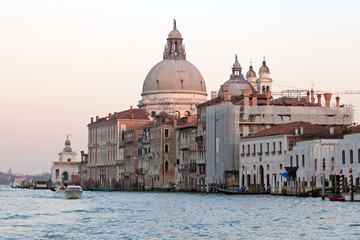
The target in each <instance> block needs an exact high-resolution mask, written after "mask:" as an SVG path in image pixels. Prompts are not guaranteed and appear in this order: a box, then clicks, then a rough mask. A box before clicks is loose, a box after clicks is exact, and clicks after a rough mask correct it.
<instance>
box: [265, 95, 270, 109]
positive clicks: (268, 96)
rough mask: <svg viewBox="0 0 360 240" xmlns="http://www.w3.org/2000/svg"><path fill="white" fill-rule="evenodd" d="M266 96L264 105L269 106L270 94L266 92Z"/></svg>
mask: <svg viewBox="0 0 360 240" xmlns="http://www.w3.org/2000/svg"><path fill="white" fill-rule="evenodd" d="M265 96H266V105H267V106H270V97H271V92H266V93H265Z"/></svg>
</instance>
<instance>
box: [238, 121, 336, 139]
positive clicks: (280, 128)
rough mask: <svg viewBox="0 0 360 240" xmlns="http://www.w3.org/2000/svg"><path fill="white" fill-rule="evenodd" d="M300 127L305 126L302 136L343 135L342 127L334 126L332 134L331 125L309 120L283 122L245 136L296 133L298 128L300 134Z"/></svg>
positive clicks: (325, 136)
mask: <svg viewBox="0 0 360 240" xmlns="http://www.w3.org/2000/svg"><path fill="white" fill-rule="evenodd" d="M300 127H302V128H303V134H301V136H312V135H316V136H317V137H323V138H327V137H332V138H338V137H340V136H341V135H342V128H340V127H334V134H333V135H330V130H329V127H320V126H317V125H314V124H312V123H309V122H302V121H300V122H291V123H286V124H281V125H277V126H274V127H272V128H269V129H266V130H263V131H260V132H257V133H254V134H252V135H250V136H246V137H243V138H254V137H264V136H274V135H285V134H288V135H295V130H296V129H298V134H299V135H300Z"/></svg>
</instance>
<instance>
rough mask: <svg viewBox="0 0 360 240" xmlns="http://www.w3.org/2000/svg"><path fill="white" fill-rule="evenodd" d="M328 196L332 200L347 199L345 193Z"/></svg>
mask: <svg viewBox="0 0 360 240" xmlns="http://www.w3.org/2000/svg"><path fill="white" fill-rule="evenodd" d="M328 198H329V199H330V201H345V198H344V195H343V194H338V193H332V194H329V196H328Z"/></svg>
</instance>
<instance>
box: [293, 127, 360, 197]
mask: <svg viewBox="0 0 360 240" xmlns="http://www.w3.org/2000/svg"><path fill="white" fill-rule="evenodd" d="M331 131H333V130H331ZM359 132H360V128H358V127H357V128H354V127H352V128H348V129H345V134H344V135H343V137H342V138H341V139H323V138H320V139H314V140H311V141H303V142H299V143H298V144H297V145H296V146H294V148H293V149H292V150H291V151H290V152H289V153H288V156H287V164H288V165H289V166H294V167H297V168H298V170H297V172H296V175H297V177H299V178H300V179H301V181H304V183H305V186H310V182H311V181H315V177H316V182H315V184H316V187H318V188H320V187H321V186H322V182H321V179H322V175H323V173H324V174H325V186H327V187H332V188H333V191H336V190H338V187H339V180H340V170H342V171H343V176H344V181H343V183H344V190H346V188H347V187H346V186H348V184H349V178H348V177H349V170H350V168H351V169H352V175H353V179H354V180H353V186H354V189H356V188H358V187H359V186H360V182H359V180H360V178H359V177H360V133H359ZM335 188H336V189H335Z"/></svg>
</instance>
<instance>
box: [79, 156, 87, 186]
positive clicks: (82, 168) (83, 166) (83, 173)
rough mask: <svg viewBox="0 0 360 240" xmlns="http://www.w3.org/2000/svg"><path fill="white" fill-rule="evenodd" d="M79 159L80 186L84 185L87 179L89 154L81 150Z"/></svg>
mask: <svg viewBox="0 0 360 240" xmlns="http://www.w3.org/2000/svg"><path fill="white" fill-rule="evenodd" d="M80 153H81V159H80V162H79V163H78V175H79V184H80V186H81V187H86V183H87V182H88V181H89V174H88V173H89V171H88V167H87V165H88V161H89V155H88V154H87V153H84V151H81V152H80Z"/></svg>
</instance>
